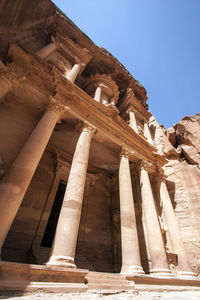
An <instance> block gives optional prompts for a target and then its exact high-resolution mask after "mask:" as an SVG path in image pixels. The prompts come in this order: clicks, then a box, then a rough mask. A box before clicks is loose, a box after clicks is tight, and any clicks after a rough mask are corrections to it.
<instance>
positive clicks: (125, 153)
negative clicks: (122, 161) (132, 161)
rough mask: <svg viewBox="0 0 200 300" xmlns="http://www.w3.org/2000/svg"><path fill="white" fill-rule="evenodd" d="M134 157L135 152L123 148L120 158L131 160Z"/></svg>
mask: <svg viewBox="0 0 200 300" xmlns="http://www.w3.org/2000/svg"><path fill="white" fill-rule="evenodd" d="M132 155H133V152H132V151H130V150H128V149H127V148H124V147H121V152H120V157H122V156H123V157H125V158H130V156H132Z"/></svg>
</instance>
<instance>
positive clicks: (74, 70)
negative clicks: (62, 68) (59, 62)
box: [66, 64, 81, 82]
mask: <svg viewBox="0 0 200 300" xmlns="http://www.w3.org/2000/svg"><path fill="white" fill-rule="evenodd" d="M80 68H81V65H80V64H75V65H74V66H73V68H72V69H71V70H70V71H69V72H68V73H67V74H66V78H67V79H68V80H69V81H71V82H74V81H75V79H76V77H77V75H78V73H79V71H80Z"/></svg>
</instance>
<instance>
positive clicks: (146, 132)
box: [144, 122, 153, 145]
mask: <svg viewBox="0 0 200 300" xmlns="http://www.w3.org/2000/svg"><path fill="white" fill-rule="evenodd" d="M144 136H145V137H146V138H147V141H148V142H149V143H150V144H151V145H153V140H152V137H151V133H150V130H149V126H148V125H147V123H145V122H144Z"/></svg>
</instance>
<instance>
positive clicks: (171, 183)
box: [165, 113, 200, 269]
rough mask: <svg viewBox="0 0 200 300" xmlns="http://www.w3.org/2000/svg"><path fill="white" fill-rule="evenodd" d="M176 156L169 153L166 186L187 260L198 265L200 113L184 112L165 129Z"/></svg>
mask: <svg viewBox="0 0 200 300" xmlns="http://www.w3.org/2000/svg"><path fill="white" fill-rule="evenodd" d="M166 136H167V137H168V139H169V141H170V142H171V144H172V145H173V147H174V148H175V149H176V153H177V157H175V156H173V155H171V154H170V153H168V159H169V162H168V164H167V165H166V166H165V173H166V175H167V183H168V189H169V191H170V196H171V199H172V201H173V204H174V208H175V212H176V216H177V218H178V221H179V226H180V229H181V234H182V237H183V240H184V243H185V247H186V250H187V253H188V257H189V260H190V262H191V264H192V265H193V267H194V269H195V268H199V267H198V266H199V265H200V239H199V235H200V223H199V218H200V207H199V195H200V168H199V166H200V114H199V113H198V114H196V115H194V116H186V117H184V118H182V119H181V120H180V122H179V123H178V124H176V125H174V126H173V127H171V128H169V129H168V130H166Z"/></svg>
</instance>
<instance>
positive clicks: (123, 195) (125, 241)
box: [119, 149, 144, 274]
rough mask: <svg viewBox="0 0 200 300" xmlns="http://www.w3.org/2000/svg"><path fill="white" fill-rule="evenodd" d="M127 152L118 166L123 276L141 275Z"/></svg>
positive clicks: (122, 155)
mask: <svg viewBox="0 0 200 300" xmlns="http://www.w3.org/2000/svg"><path fill="white" fill-rule="evenodd" d="M128 155H129V153H128V151H126V150H124V149H123V150H122V152H121V159H120V166H119V192H120V219H121V243H122V269H121V273H125V274H143V273H144V272H143V269H142V267H141V259H140V250H139V242H138V234H137V224H136V217H135V208H134V200H133V191H132V183H131V174H130V166H129V158H128Z"/></svg>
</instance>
